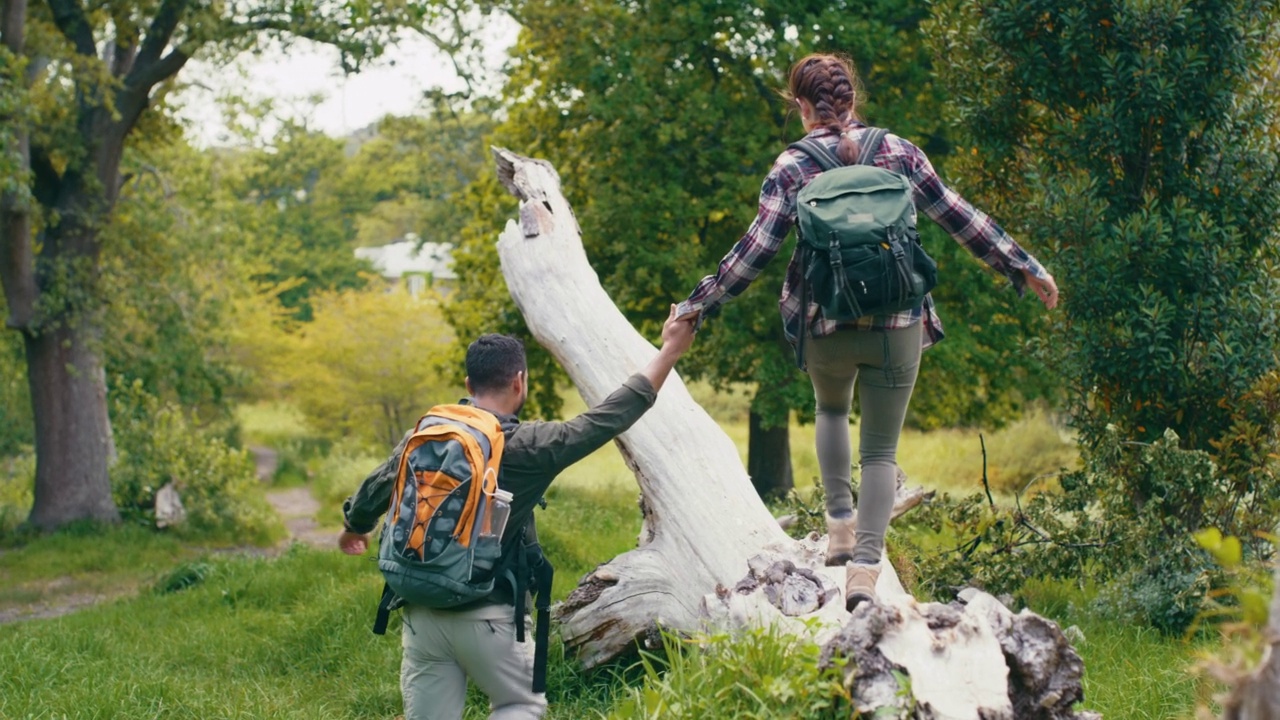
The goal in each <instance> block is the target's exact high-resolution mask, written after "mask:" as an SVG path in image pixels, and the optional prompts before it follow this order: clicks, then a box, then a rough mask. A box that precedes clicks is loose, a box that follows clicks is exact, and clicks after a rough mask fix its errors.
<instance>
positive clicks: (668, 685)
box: [608, 628, 850, 720]
mask: <svg viewBox="0 0 1280 720" xmlns="http://www.w3.org/2000/svg"><path fill="white" fill-rule="evenodd" d="M663 649H664V651H665V652H664V655H663V659H662V660H659V659H658V658H656V657H654V656H652V655H648V654H646V655H643V656H642V659H641V663H642V665H643V667H644V670H645V680H644V685H643V686H642V687H638V688H633V689H631V690H630V691H629V692H628V694H627V696H626V698H625V699H624V700H623V701H622V702H621V703H620V704H619V705H618V707H617V708H616V709H615V710H613V711H612V712H611V713H610V714H609V715H608V717H609V718H614V719H617V720H623V719H625V718H635V719H641V720H649V719H650V718H663V719H664V720H666V719H667V718H671V719H673V720H681V719H688V720H701V718H715V717H726V718H727V717H733V718H738V717H752V718H761V719H762V720H763V719H765V718H776V719H777V720H782V718H786V719H787V720H792V719H793V718H795V719H802V718H835V717H841V716H842V713H843V716H845V717H847V716H848V714H849V712H850V709H849V708H850V705H849V693H848V691H847V690H845V688H844V683H843V678H842V676H841V673H840V671H839V670H838V669H836V668H834V667H826V668H823V667H821V665H820V663H819V659H820V658H819V654H820V651H821V648H820V647H819V646H818V645H817V644H816V643H814V642H811V641H808V640H806V639H804V638H796V637H791V636H788V635H785V634H784V633H783V632H782V631H781V630H778V629H776V628H775V629H771V630H752V631H747V632H744V633H740V634H738V635H729V634H716V635H709V636H695V637H693V638H691V639H687V640H686V639H683V638H680V637H678V636H675V635H672V634H669V633H664V634H663Z"/></svg>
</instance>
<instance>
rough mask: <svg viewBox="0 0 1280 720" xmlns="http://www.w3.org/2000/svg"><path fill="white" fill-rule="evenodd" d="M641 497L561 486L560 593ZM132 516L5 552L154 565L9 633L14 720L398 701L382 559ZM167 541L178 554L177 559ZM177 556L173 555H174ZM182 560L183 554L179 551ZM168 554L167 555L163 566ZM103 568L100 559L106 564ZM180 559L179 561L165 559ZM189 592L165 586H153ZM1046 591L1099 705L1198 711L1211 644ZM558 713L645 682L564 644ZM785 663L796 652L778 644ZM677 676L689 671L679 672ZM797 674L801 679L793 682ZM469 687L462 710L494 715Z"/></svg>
mask: <svg viewBox="0 0 1280 720" xmlns="http://www.w3.org/2000/svg"><path fill="white" fill-rule="evenodd" d="M636 515H637V513H636V512H635V511H634V508H633V507H632V506H630V499H629V498H627V497H622V496H619V495H616V494H613V493H607V492H602V491H600V490H590V489H587V490H583V489H576V488H560V489H558V490H556V491H555V493H554V495H553V496H552V497H551V498H550V505H549V508H548V510H547V511H546V512H545V513H544V514H543V517H544V518H545V520H544V528H545V530H544V531H543V540H544V542H545V543H546V545H547V548H548V552H549V553H550V554H551V556H552V557H553V558H554V559H555V561H556V564H557V566H558V568H559V573H558V580H557V583H556V591H555V594H556V596H557V597H563V596H564V595H565V594H566V593H567V592H568V589H570V588H572V587H573V585H574V583H575V582H576V575H578V574H580V573H581V572H585V571H586V570H589V569H590V568H591V567H594V564H595V563H597V562H600V561H603V560H606V559H608V558H609V557H612V556H613V555H614V554H615V553H616V552H618V551H620V550H623V549H626V548H627V547H629V546H630V544H632V543H633V542H634V537H635V534H634V533H635V530H636V529H638V518H637V517H636ZM147 535H148V534H146V533H144V534H141V535H140V534H138V531H135V530H132V529H129V528H114V529H108V530H106V531H103V532H101V533H100V535H99V539H98V541H97V543H96V544H97V545H99V546H101V547H102V551H101V553H100V554H89V555H87V554H84V553H79V554H78V553H76V552H74V550H75V549H77V548H79V547H80V546H82V545H83V541H84V537H83V536H76V535H75V534H74V533H65V534H60V535H57V536H52V537H50V538H47V539H44V540H42V541H41V542H40V543H32V544H29V545H28V546H26V547H24V548H23V549H22V550H20V551H16V552H15V551H10V552H9V553H7V554H6V555H4V556H0V563H3V567H5V568H6V569H7V570H12V571H16V572H18V573H20V574H22V575H23V576H25V577H32V576H33V575H35V574H37V571H36V570H35V568H38V567H40V566H42V565H46V564H48V565H50V566H51V569H50V570H49V572H52V571H55V570H58V571H66V572H72V573H76V572H88V571H90V570H91V569H93V568H97V569H101V570H104V571H105V572H107V573H110V572H113V571H116V570H123V569H127V568H128V567H129V566H130V565H131V564H135V563H137V564H142V565H145V566H147V567H149V568H150V571H149V572H148V573H147V576H146V582H143V583H139V586H140V588H141V591H140V592H138V593H137V594H136V595H135V596H134V597H130V598H126V599H120V600H117V601H114V602H108V603H106V604H103V605H99V606H96V607H93V608H90V609H86V610H83V611H81V612H78V613H76V614H73V615H69V616H66V617H62V618H57V619H52V620H34V621H27V622H21V623H17V624H14V625H8V626H5V627H4V631H3V632H0V667H4V668H6V671H5V672H4V673H2V674H0V717H6V718H8V717H14V718H20V717H63V716H65V717H70V718H98V717H103V718H105V717H130V718H153V717H156V718H158V717H165V718H262V717H271V718H313V717H326V718H390V717H393V716H395V715H396V714H397V713H398V712H399V688H398V684H397V683H398V674H397V672H398V663H399V653H400V650H399V643H398V642H397V640H396V638H395V634H396V633H397V632H398V631H399V630H398V626H397V625H396V624H394V623H393V626H392V628H391V630H390V631H389V633H388V637H382V638H379V637H376V636H374V635H372V634H371V633H370V632H369V626H370V623H371V622H372V619H373V610H374V605H375V603H376V598H377V595H378V592H379V589H380V582H381V580H380V577H379V576H378V574H377V572H376V570H375V569H374V568H373V566H372V563H371V561H370V559H369V557H367V556H366V557H365V558H362V559H356V558H350V557H347V556H344V555H341V554H339V553H336V552H324V551H316V550H310V549H306V548H304V547H302V546H294V548H292V549H291V550H290V551H288V552H286V553H285V554H284V555H282V556H281V557H279V558H275V559H265V558H259V557H252V556H237V555H211V556H197V555H195V554H194V551H192V550H191V549H185V550H184V549H182V548H177V547H174V546H173V545H172V544H171V543H170V542H168V541H167V540H165V539H163V538H157V537H156V536H151V539H147ZM166 553H172V554H171V555H166ZM166 558H168V559H166ZM179 558H186V560H179ZM166 563H167V564H166ZM99 565H101V566H102V567H98V566H99ZM175 566H176V568H177V569H176V570H175V571H173V572H170V573H167V574H166V572H165V570H168V569H173V568H174V567H175ZM177 580H181V581H183V582H190V583H192V584H191V586H190V587H189V588H187V589H184V590H180V591H171V592H160V591H157V590H155V589H153V588H158V587H168V588H175V587H179V586H181V585H182V584H183V582H177ZM1031 596H1032V597H1033V601H1032V602H1033V604H1034V605H1036V606H1037V609H1041V610H1042V611H1044V612H1046V613H1047V614H1048V615H1049V616H1051V617H1054V618H1055V619H1057V620H1058V621H1059V622H1060V623H1062V624H1063V625H1064V626H1066V625H1071V624H1074V625H1078V626H1079V627H1080V628H1081V630H1082V631H1083V632H1084V635H1085V637H1086V640H1085V641H1084V642H1083V643H1081V644H1080V645H1079V649H1080V651H1081V653H1082V655H1083V656H1084V658H1085V662H1086V668H1087V673H1086V679H1085V682H1086V703H1085V707H1086V708H1087V709H1092V710H1098V711H1100V712H1102V713H1103V715H1104V716H1105V717H1114V718H1136V719H1139V720H1142V719H1146V718H1151V719H1165V718H1170V719H1172V718H1186V717H1190V716H1191V712H1192V708H1193V706H1194V701H1195V684H1194V682H1193V681H1192V679H1191V678H1190V677H1189V676H1188V674H1187V673H1186V668H1187V667H1188V665H1189V664H1190V662H1191V661H1192V660H1193V656H1194V653H1195V652H1196V651H1197V650H1198V649H1202V648H1204V647H1206V646H1207V645H1206V644H1203V643H1188V642H1184V641H1182V640H1180V639H1177V638H1167V637H1163V636H1160V635H1158V634H1156V633H1155V632H1153V631H1149V630H1144V629H1141V628H1135V627H1130V626H1125V625H1121V624H1116V623H1109V622H1108V621H1107V618H1099V617H1095V616H1091V615H1089V613H1088V607H1089V606H1088V603H1087V598H1088V595H1087V594H1085V593H1081V592H1079V591H1076V590H1072V589H1067V588H1064V587H1063V586H1061V585H1050V584H1044V585H1042V586H1040V588H1039V590H1033V591H1032V593H1031ZM551 656H552V664H551V668H550V688H551V710H550V713H549V714H548V716H547V717H548V718H552V719H553V720H556V719H565V720H568V719H570V718H572V719H574V720H580V719H581V718H590V717H597V713H608V712H609V711H610V709H611V708H614V707H616V706H617V705H618V703H620V702H622V700H623V698H624V697H625V696H626V695H627V694H628V692H629V687H630V686H632V685H634V684H635V682H636V678H635V677H634V673H632V677H631V678H630V679H629V680H624V679H622V678H621V677H619V676H617V674H616V673H613V672H608V671H606V672H596V673H586V672H584V671H582V670H581V669H580V668H579V667H578V666H577V665H576V663H574V662H573V661H572V660H571V659H566V658H565V657H564V650H563V648H562V647H561V646H560V645H559V644H558V642H557V643H556V644H555V645H554V646H553V648H552V650H551ZM773 662H775V663H780V666H782V667H786V666H787V662H786V661H785V660H784V659H781V658H775V659H774V660H773ZM671 682H672V683H673V684H676V685H678V686H680V687H686V688H689V691H690V692H692V691H693V689H692V688H693V687H694V686H692V685H690V683H689V679H687V678H684V679H682V678H671ZM789 682H790V681H789ZM486 715H487V709H486V707H485V703H484V700H483V698H482V697H480V696H479V694H478V693H475V692H474V691H473V694H472V696H471V700H470V702H469V707H468V712H467V715H466V717H467V718H468V719H469V720H478V719H480V718H483V717H486Z"/></svg>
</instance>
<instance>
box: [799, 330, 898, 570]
mask: <svg viewBox="0 0 1280 720" xmlns="http://www.w3.org/2000/svg"><path fill="white" fill-rule="evenodd" d="M922 327H923V324H922V323H915V324H914V325H912V326H910V327H907V328H902V329H896V330H837V331H836V332H835V333H833V334H831V335H828V336H826V337H821V338H808V339H807V345H806V348H805V357H806V360H807V361H808V366H809V379H810V380H812V381H813V394H814V397H815V399H816V401H817V420H816V423H815V424H816V433H815V434H816V437H815V441H816V445H817V452H818V467H819V469H820V470H821V472H822V486H823V491H824V492H825V494H826V503H827V512H828V514H830V515H831V516H832V517H836V518H839V517H849V516H850V514H851V513H852V510H853V489H852V486H851V484H850V475H851V468H850V462H851V456H852V453H851V451H850V442H849V410H850V408H851V407H852V405H853V388H854V385H857V387H858V399H859V402H860V403H861V410H862V421H861V423H860V424H859V429H860V437H859V442H858V455H859V465H860V467H861V468H862V482H861V485H860V486H859V490H858V531H857V544H856V545H855V546H854V550H853V560H854V562H856V563H861V564H868V565H872V564H876V563H878V562H880V556H881V554H882V552H883V550H884V534H885V531H886V530H887V529H888V527H889V515H890V513H891V512H892V511H893V498H894V486H895V485H896V483H897V463H898V436H899V435H901V434H902V422H903V420H904V419H905V418H906V415H907V403H908V402H909V401H910V400H911V391H912V389H913V388H914V387H915V384H916V374H917V373H918V372H919V369H920V349H921V348H920V343H921V337H920V333H921V328H922Z"/></svg>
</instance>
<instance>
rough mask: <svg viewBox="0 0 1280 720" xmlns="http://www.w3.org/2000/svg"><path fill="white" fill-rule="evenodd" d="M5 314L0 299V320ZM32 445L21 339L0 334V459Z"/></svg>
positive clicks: (29, 409)
mask: <svg viewBox="0 0 1280 720" xmlns="http://www.w3.org/2000/svg"><path fill="white" fill-rule="evenodd" d="M4 314H5V306H4V301H3V300H0V317H3V316H4ZM34 442H35V434H34V432H33V429H32V419H31V390H30V388H28V386H27V370H26V358H25V357H24V355H23V351H22V338H20V337H18V335H17V334H16V333H2V334H0V458H3V457H8V456H11V455H14V454H17V453H19V452H21V450H22V449H23V448H24V447H30V446H31V444H32V443H34Z"/></svg>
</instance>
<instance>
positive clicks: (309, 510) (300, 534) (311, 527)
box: [267, 487, 338, 550]
mask: <svg viewBox="0 0 1280 720" xmlns="http://www.w3.org/2000/svg"><path fill="white" fill-rule="evenodd" d="M267 502H269V503H271V507H273V508H275V510H276V512H277V513H279V514H280V519H282V520H284V526H285V528H286V529H288V531H289V538H290V540H296V541H298V542H301V543H306V544H307V545H310V546H311V547H314V548H319V549H323V550H336V549H337V548H338V534H337V533H336V532H332V531H329V530H321V529H320V528H319V527H317V526H316V513H317V512H319V510H320V503H319V502H317V501H316V499H315V498H314V497H312V495H311V490H309V489H308V488H305V487H295V488H288V489H285V490H272V491H271V492H268V493H267Z"/></svg>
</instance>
